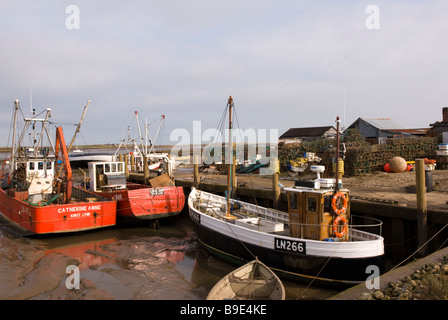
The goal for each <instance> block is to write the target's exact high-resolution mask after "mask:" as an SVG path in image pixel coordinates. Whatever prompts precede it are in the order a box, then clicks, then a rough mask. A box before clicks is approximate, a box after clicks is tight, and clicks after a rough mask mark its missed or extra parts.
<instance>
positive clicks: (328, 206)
mask: <svg viewBox="0 0 448 320" xmlns="http://www.w3.org/2000/svg"><path fill="white" fill-rule="evenodd" d="M332 199H333V196H332V195H331V194H328V195H325V196H324V212H331V200H332Z"/></svg>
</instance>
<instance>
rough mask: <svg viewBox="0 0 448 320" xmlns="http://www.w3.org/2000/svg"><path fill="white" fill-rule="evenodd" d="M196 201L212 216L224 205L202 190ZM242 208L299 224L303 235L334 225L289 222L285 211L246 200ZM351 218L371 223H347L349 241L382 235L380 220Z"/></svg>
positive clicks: (261, 216)
mask: <svg viewBox="0 0 448 320" xmlns="http://www.w3.org/2000/svg"><path fill="white" fill-rule="evenodd" d="M196 201H197V205H198V210H200V211H201V212H203V213H206V214H207V212H209V213H212V212H213V213H215V214H213V215H214V216H218V215H217V214H216V213H217V211H216V210H218V211H219V210H220V209H221V206H223V205H226V201H225V198H223V197H222V196H218V195H215V194H212V193H208V192H202V191H198V192H197V196H196ZM231 203H232V204H233V205H235V204H238V203H239V202H238V201H237V200H232V202H231ZM199 207H201V208H199ZM201 209H202V210H201ZM207 209H210V210H207ZM242 209H243V210H244V211H246V212H248V213H249V214H251V215H253V216H255V217H259V218H264V219H267V220H270V221H276V222H281V223H283V224H284V225H285V226H289V227H291V226H292V225H294V226H299V228H300V234H301V235H304V234H305V233H306V232H308V230H310V229H311V228H333V226H334V225H333V224H328V225H325V224H312V223H291V222H290V220H289V214H288V213H287V212H283V211H278V210H275V209H271V208H264V207H260V206H257V205H254V204H251V203H247V202H245V203H244V205H243V208H242ZM351 218H358V219H364V220H371V221H372V223H364V224H347V232H348V235H349V241H371V240H377V239H379V238H380V237H381V236H382V226H383V222H382V221H380V220H378V219H374V218H371V217H361V216H356V215H351ZM367 228H369V230H370V229H371V230H373V232H367V231H363V230H365V229H367ZM361 229H363V230H361Z"/></svg>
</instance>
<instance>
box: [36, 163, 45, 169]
mask: <svg viewBox="0 0 448 320" xmlns="http://www.w3.org/2000/svg"><path fill="white" fill-rule="evenodd" d="M37 170H44V163H43V162H42V161H40V162H38V163H37Z"/></svg>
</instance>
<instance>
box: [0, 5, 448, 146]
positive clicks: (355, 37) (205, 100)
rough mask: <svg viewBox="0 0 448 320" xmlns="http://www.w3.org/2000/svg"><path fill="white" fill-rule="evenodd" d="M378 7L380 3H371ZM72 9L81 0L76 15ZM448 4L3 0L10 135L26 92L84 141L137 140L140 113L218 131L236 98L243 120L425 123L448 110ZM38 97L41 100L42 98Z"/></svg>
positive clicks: (153, 123) (1, 48)
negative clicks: (16, 102) (77, 130)
mask: <svg viewBox="0 0 448 320" xmlns="http://www.w3.org/2000/svg"><path fill="white" fill-rule="evenodd" d="M372 5H373V9H372ZM73 6H75V7H74V8H75V9H73ZM446 12H448V2H447V1H446V0H440V1H437V0H425V1H417V0H415V1H410V0H407V1H404V0H394V1H375V0H369V1H362V0H358V1H354V0H351V1H349V0H346V1H344V0H341V1H330V0H326V1H323V0H322V1H298V0H288V1H287V0H275V1H274V0H272V1H271V0H239V1H235V0H225V1H223V0H189V1H186V0H166V1H160V0H159V1H150V0H145V1H137V0H128V1H115V0H108V1H101V0H95V1H82V0H79V1H76V0H71V1H54V0H40V1H31V0H15V1H10V0H2V1H1V2H0V43H1V45H0V110H1V113H0V114H1V119H0V135H1V137H3V138H2V139H1V141H2V142H1V143H0V145H1V146H6V145H10V142H8V139H10V136H11V133H10V132H11V118H12V112H13V106H14V100H15V99H18V100H19V101H20V104H21V109H22V111H23V113H24V114H25V115H26V116H30V114H31V113H30V112H31V111H30V109H31V106H30V103H31V101H32V106H33V107H34V108H35V109H36V111H37V112H40V111H42V110H44V109H45V108H47V107H51V109H52V121H54V122H55V124H56V125H58V124H62V125H63V127H64V132H65V133H66V134H65V135H66V140H68V139H69V138H70V137H71V135H72V134H73V132H74V125H75V124H76V123H78V121H79V120H80V117H81V114H82V111H83V109H84V106H85V105H86V104H87V101H88V100H90V101H91V104H90V106H89V109H88V111H87V114H86V116H85V118H84V121H83V123H82V127H81V134H80V136H79V139H78V143H79V144H97V143H120V141H121V140H122V139H124V138H127V137H128V133H127V130H128V127H129V128H131V129H130V130H131V136H132V137H133V138H137V132H136V128H137V126H136V117H135V113H134V112H135V111H138V113H139V116H140V117H141V119H143V121H147V123H149V124H150V125H149V132H150V134H152V137H154V135H155V132H156V130H157V127H158V125H159V123H160V118H161V115H165V116H166V118H165V120H164V122H163V127H162V128H163V130H162V131H161V135H160V138H159V142H161V143H169V144H177V143H178V142H179V138H178V137H176V139H174V140H171V141H170V136H171V133H172V132H174V131H175V130H179V129H182V130H184V131H186V132H189V133H191V137H190V138H191V139H192V136H193V133H192V130H193V123H194V122H196V121H200V124H201V130H202V131H204V130H206V129H209V128H210V129H214V128H217V126H218V123H219V120H220V117H221V115H222V113H223V111H224V108H225V106H226V103H227V99H228V97H229V96H232V97H233V99H234V104H235V110H236V114H237V119H238V125H239V128H241V129H242V130H246V129H254V130H260V129H264V130H269V129H277V130H278V135H279V136H280V135H281V134H282V133H284V132H285V131H287V130H288V129H289V128H293V127H313V126H328V125H335V119H336V117H338V116H339V117H340V118H341V119H342V123H341V124H342V125H345V126H346V127H348V126H349V125H350V124H351V123H353V122H354V121H355V120H356V119H357V118H359V117H367V118H387V117H388V118H391V119H393V120H395V121H396V122H398V123H400V124H401V125H402V126H403V127H405V128H425V127H429V124H431V123H434V122H436V121H440V120H441V119H442V108H443V107H444V106H448V90H447V86H448V41H447V34H448V22H447V20H446ZM30 92H31V94H30Z"/></svg>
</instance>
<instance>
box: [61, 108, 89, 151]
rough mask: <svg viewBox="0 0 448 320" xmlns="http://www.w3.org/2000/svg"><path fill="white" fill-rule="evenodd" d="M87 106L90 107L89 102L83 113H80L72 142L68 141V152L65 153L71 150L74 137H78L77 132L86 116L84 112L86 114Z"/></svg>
mask: <svg viewBox="0 0 448 320" xmlns="http://www.w3.org/2000/svg"><path fill="white" fill-rule="evenodd" d="M89 105H90V100H87V105H86V106H85V107H84V111H83V113H82V116H81V120H79V123H78V125H77V126H76V131H75V134H74V135H73V138H72V140H71V141H70V145H69V146H68V150H67V151H70V149H71V148H72V146H73V143H74V142H75V139H76V136H77V135H78V133H79V130H80V129H81V123H82V121H83V120H84V116H85V115H86V112H87V109H88V108H89Z"/></svg>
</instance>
